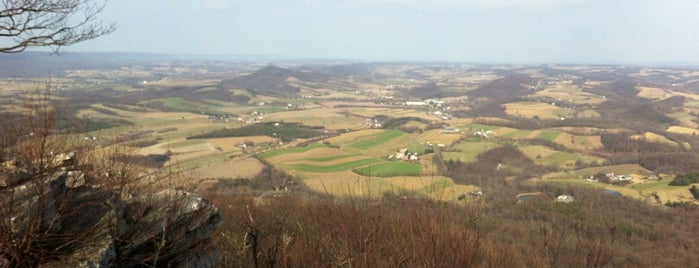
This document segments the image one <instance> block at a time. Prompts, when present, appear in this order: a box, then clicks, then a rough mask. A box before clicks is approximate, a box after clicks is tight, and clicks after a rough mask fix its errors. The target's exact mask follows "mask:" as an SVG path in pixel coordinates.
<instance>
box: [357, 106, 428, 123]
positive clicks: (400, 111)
mask: <svg viewBox="0 0 699 268" xmlns="http://www.w3.org/2000/svg"><path fill="white" fill-rule="evenodd" d="M348 109H349V111H350V112H352V113H353V114H357V115H360V116H364V117H374V116H376V115H390V116H391V117H419V118H425V119H430V120H431V119H434V118H435V117H434V116H433V115H429V114H427V113H426V112H425V111H417V110H413V109H404V108H354V107H352V108H348Z"/></svg>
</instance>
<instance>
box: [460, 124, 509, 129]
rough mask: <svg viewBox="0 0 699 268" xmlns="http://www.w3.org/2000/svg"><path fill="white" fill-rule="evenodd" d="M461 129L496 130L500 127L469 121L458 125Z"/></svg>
mask: <svg viewBox="0 0 699 268" xmlns="http://www.w3.org/2000/svg"><path fill="white" fill-rule="evenodd" d="M459 128H461V129H469V130H471V131H479V130H483V131H488V130H493V131H494V130H496V129H498V128H500V127H499V126H491V125H484V124H478V123H469V124H466V125H463V126H459Z"/></svg>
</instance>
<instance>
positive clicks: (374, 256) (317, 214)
mask: <svg viewBox="0 0 699 268" xmlns="http://www.w3.org/2000/svg"><path fill="white" fill-rule="evenodd" d="M483 191H484V192H486V194H485V195H486V199H488V200H489V201H486V202H485V203H482V204H475V203H471V204H469V203H467V204H457V203H444V202H439V201H433V200H428V199H424V198H421V197H416V196H415V195H411V194H409V193H405V194H403V193H399V194H385V195H384V196H383V197H381V198H378V199H369V198H362V197H358V198H337V197H330V196H325V195H323V194H310V195H307V194H306V193H291V194H283V195H277V196H270V195H268V196H266V197H262V198H259V197H253V196H250V195H246V194H238V195H215V196H213V197H212V200H213V202H214V203H215V204H217V205H218V206H219V207H221V208H222V212H223V215H224V225H223V227H222V228H221V229H220V233H221V234H220V235H217V236H216V243H217V245H219V246H220V247H221V249H222V254H223V262H222V263H221V267H241V266H256V267H260V266H272V265H274V266H277V265H278V266H293V267H318V266H361V267H368V266H372V267H386V266H408V267H414V266H426V267H554V266H558V267H620V266H633V267H648V266H654V265H661V266H665V267H687V266H692V265H694V264H695V263H696V262H697V261H699V256H697V255H696V254H695V253H696V248H697V246H698V245H699V238H697V237H696V236H695V235H693V233H694V232H695V230H694V227H693V226H694V224H693V223H695V222H696V221H697V220H699V215H697V214H696V210H695V211H691V210H690V211H687V210H685V209H682V208H677V209H662V208H661V207H656V206H648V205H647V204H645V203H643V202H641V201H637V200H634V199H630V198H624V197H615V196H611V195H608V194H605V193H603V192H601V191H599V190H596V189H587V188H575V187H568V186H560V185H538V186H526V185H520V184H516V183H511V184H507V185H501V186H498V187H497V188H495V187H484V188H483ZM521 191H538V192H541V193H542V195H541V196H540V198H533V199H530V200H528V201H527V202H524V203H519V204H516V198H515V196H516V194H517V193H518V192H521ZM559 194H568V195H572V196H575V200H576V201H575V202H573V203H568V204H564V203H554V202H553V201H552V200H553V199H554V198H555V197H556V196H557V195H559Z"/></svg>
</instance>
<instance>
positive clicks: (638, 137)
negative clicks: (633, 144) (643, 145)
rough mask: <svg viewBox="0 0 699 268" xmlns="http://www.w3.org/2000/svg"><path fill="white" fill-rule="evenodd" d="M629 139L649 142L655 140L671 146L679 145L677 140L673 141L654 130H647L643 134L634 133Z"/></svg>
mask: <svg viewBox="0 0 699 268" xmlns="http://www.w3.org/2000/svg"><path fill="white" fill-rule="evenodd" d="M629 139H632V140H644V141H647V142H655V143H663V144H668V145H671V146H679V144H677V142H674V141H671V140H669V139H668V138H666V137H665V136H663V135H660V134H656V133H653V132H646V133H643V135H633V136H630V137H629Z"/></svg>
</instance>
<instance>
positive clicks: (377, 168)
mask: <svg viewBox="0 0 699 268" xmlns="http://www.w3.org/2000/svg"><path fill="white" fill-rule="evenodd" d="M354 172H355V173H357V174H360V175H363V176H368V177H393V176H419V175H420V173H421V172H422V167H421V166H420V165H417V164H412V163H407V162H386V163H380V164H376V165H371V166H367V167H361V168H357V169H354Z"/></svg>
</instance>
